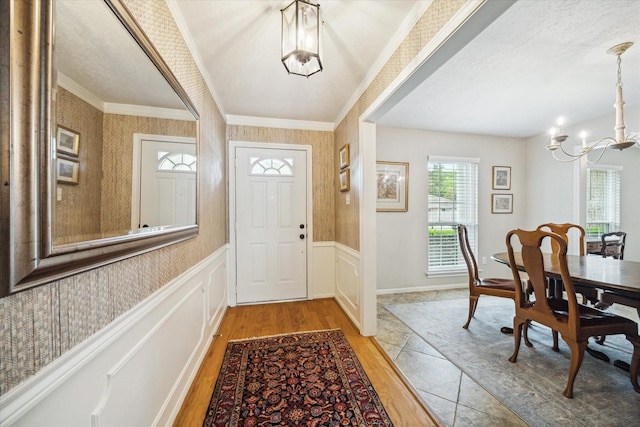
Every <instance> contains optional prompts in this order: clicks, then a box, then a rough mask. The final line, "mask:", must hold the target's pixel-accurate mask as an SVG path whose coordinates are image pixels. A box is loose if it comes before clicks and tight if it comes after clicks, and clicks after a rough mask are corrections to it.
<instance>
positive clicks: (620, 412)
mask: <svg viewBox="0 0 640 427" xmlns="http://www.w3.org/2000/svg"><path fill="white" fill-rule="evenodd" d="M385 308H386V309H387V310H388V311H389V312H391V313H392V314H393V315H395V316H396V317H397V318H398V319H400V320H401V321H402V322H403V323H405V324H406V325H407V326H408V327H409V328H410V329H412V330H413V331H414V332H415V333H416V334H418V335H419V336H420V337H422V338H423V339H424V340H425V341H426V342H427V343H429V344H430V345H431V346H432V347H434V348H435V349H436V350H438V351H439V352H440V353H441V354H442V355H443V356H445V357H446V358H447V359H448V360H449V361H451V362H452V363H453V364H454V365H456V366H457V367H458V368H459V369H460V370H461V371H463V372H464V373H465V374H467V375H468V376H469V377H470V378H472V379H473V380H475V381H476V382H477V383H478V384H479V385H481V386H482V387H483V388H484V389H485V390H487V391H488V392H489V393H491V394H492V395H493V396H495V397H496V398H497V399H498V400H500V401H502V402H503V403H504V404H506V405H507V406H508V407H509V408H511V409H512V410H513V411H514V412H516V413H517V414H518V415H519V416H520V417H521V418H522V419H523V420H525V421H526V422H527V423H528V424H529V425H531V426H554V427H556V426H580V427H583V426H629V425H638V424H637V423H638V420H640V393H636V392H635V391H634V390H633V387H632V386H631V382H630V381H629V373H628V372H625V371H623V370H621V369H618V368H617V367H615V366H614V365H613V361H614V360H616V359H620V360H624V361H629V360H630V359H631V353H632V351H633V346H632V345H631V344H630V343H629V342H628V341H626V339H625V338H624V336H622V335H616V336H608V337H607V339H606V341H605V345H603V346H600V345H598V344H595V343H594V342H593V339H592V340H591V342H590V344H589V347H591V348H593V349H595V350H599V351H601V352H603V353H605V354H606V355H607V356H609V358H610V362H609V363H607V362H604V361H602V360H599V359H596V358H594V357H592V356H590V355H589V354H587V353H585V356H584V360H583V363H582V366H581V367H580V371H579V372H578V375H577V377H576V380H575V383H574V398H573V399H567V398H565V397H564V396H562V391H563V390H564V388H565V386H566V383H567V377H568V373H569V359H570V351H569V348H568V346H567V345H566V344H565V343H564V342H563V341H562V340H560V353H556V352H554V351H553V350H552V349H551V345H552V339H551V330H550V329H549V328H547V327H544V326H541V325H539V324H535V323H534V324H533V325H532V326H531V327H530V328H529V339H530V340H531V342H532V343H533V345H534V347H532V348H529V347H526V346H525V345H524V343H522V344H521V346H520V352H519V354H518V360H517V362H516V363H511V362H509V360H508V359H509V357H510V356H511V354H512V352H513V346H514V340H513V336H511V335H505V334H502V333H501V332H500V328H501V327H502V326H513V316H514V313H515V308H514V303H513V301H512V300H509V299H506V298H494V297H487V296H482V297H480V300H479V303H478V308H477V310H476V313H475V316H474V318H473V320H471V324H470V325H469V329H463V328H462V325H463V324H464V323H465V321H466V319H467V314H468V299H457V300H445V301H432V302H420V303H410V304H395V305H388V306H386V307H385Z"/></svg>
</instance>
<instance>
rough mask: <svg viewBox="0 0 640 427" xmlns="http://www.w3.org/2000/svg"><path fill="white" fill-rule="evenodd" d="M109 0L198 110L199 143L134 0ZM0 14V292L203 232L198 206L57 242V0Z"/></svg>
mask: <svg viewBox="0 0 640 427" xmlns="http://www.w3.org/2000/svg"><path fill="white" fill-rule="evenodd" d="M104 1H105V3H106V4H107V5H108V6H109V8H110V9H111V10H112V11H113V13H114V14H115V16H116V17H117V18H118V20H119V21H120V22H121V23H122V24H123V25H124V27H125V28H126V30H127V31H128V32H129V33H130V34H131V36H132V37H133V38H134V39H135V41H136V42H137V43H138V44H139V45H140V47H141V48H142V49H143V50H144V52H145V53H146V54H147V56H148V57H149V58H150V59H151V61H152V62H153V63H154V65H155V66H156V67H157V68H158V70H159V71H160V72H161V73H162V75H163V76H164V77H165V78H166V80H167V81H168V83H169V85H170V86H171V87H172V88H173V89H174V90H175V92H176V94H177V95H178V97H179V98H180V99H181V100H182V101H183V102H184V104H185V106H186V107H187V109H188V110H189V111H190V112H191V113H192V114H193V116H194V118H195V120H196V129H197V130H196V140H197V151H199V140H200V138H199V137H200V135H199V134H200V132H199V115H198V112H197V111H196V109H195V107H194V105H193V103H192V102H191V100H190V99H189V97H188V96H187V93H186V92H185V90H184V89H183V88H182V86H181V85H180V84H179V82H178V80H177V78H176V77H175V76H174V75H173V73H172V72H171V70H170V68H169V67H168V65H167V64H166V63H165V62H164V60H163V59H162V57H161V56H160V54H159V52H158V51H157V50H156V49H155V47H154V46H153V44H152V43H151V41H150V40H149V39H148V37H147V36H146V34H145V33H144V32H143V31H142V29H141V28H140V26H139V25H138V23H137V22H136V21H135V19H134V18H133V16H132V15H131V13H130V12H129V10H128V9H127V8H126V6H125V5H124V4H123V3H121V1H120V0H104ZM0 17H1V18H0V20H1V22H0V88H1V89H2V90H0V147H1V151H0V154H1V161H0V178H1V180H2V181H1V183H0V298H1V297H4V296H7V295H9V294H12V293H15V292H18V291H22V290H25V289H29V288H32V287H34V286H37V285H42V284H45V283H49V282H52V281H55V280H59V279H61V278H64V277H67V276H71V275H74V274H77V273H80V272H83V271H87V270H90V269H93V268H96V267H100V266H104V265H107V264H110V263H113V262H116V261H120V260H123V259H125V258H128V257H132V256H135V255H138V254H141V253H144V252H148V251H152V250H154V249H158V248H161V247H164V246H167V245H170V244H173V243H176V242H180V241H183V240H186V239H189V238H191V237H194V236H196V235H198V232H199V226H198V208H197V207H196V224H195V225H188V226H179V227H170V228H167V229H164V230H159V231H153V232H148V233H141V234H129V235H122V236H118V237H111V238H105V239H98V240H89V241H84V242H78V243H72V244H66V245H56V246H54V245H53V238H52V200H53V198H52V195H53V194H54V193H53V192H54V191H55V178H54V172H55V170H54V168H53V165H52V152H53V151H52V148H51V143H52V142H51V141H52V138H51V137H52V129H54V130H55V126H53V125H52V120H51V118H52V109H53V106H52V105H51V102H50V99H51V91H52V84H53V82H52V74H53V73H52V49H53V46H52V44H53V4H52V2H51V0H43V1H34V2H22V1H16V2H13V1H10V2H5V1H3V2H0ZM199 188H200V185H199V174H198V178H196V189H197V191H199ZM196 194H197V193H196Z"/></svg>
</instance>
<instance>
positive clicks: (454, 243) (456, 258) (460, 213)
mask: <svg viewBox="0 0 640 427" xmlns="http://www.w3.org/2000/svg"><path fill="white" fill-rule="evenodd" d="M478 162H479V159H472V158H451V157H436V156H429V162H428V163H429V177H428V181H429V194H428V200H427V211H428V219H427V225H428V233H429V236H428V262H427V274H431V275H438V274H454V273H460V272H463V271H466V264H465V261H464V258H463V257H462V254H461V252H460V248H459V245H458V235H457V226H458V224H464V225H466V226H467V230H468V233H469V243H470V244H471V248H472V249H473V251H474V253H477V249H478V244H477V242H478Z"/></svg>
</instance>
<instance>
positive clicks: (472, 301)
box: [463, 295, 478, 329]
mask: <svg viewBox="0 0 640 427" xmlns="http://www.w3.org/2000/svg"><path fill="white" fill-rule="evenodd" d="M477 306H478V297H477V296H474V295H469V318H468V319H467V323H465V324H464V326H463V328H464V329H467V328H469V323H471V318H472V317H473V315H474V314H475V312H476V307H477Z"/></svg>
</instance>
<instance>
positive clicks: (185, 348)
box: [0, 246, 228, 427]
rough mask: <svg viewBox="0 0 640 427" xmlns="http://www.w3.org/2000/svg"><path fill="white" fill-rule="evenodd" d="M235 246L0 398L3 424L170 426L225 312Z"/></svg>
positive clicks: (173, 282)
mask: <svg viewBox="0 0 640 427" xmlns="http://www.w3.org/2000/svg"><path fill="white" fill-rule="evenodd" d="M227 256H228V247H226V246H225V247H223V248H221V249H219V250H218V251H216V253H214V254H212V255H211V256H209V257H207V258H206V259H204V260H203V261H201V262H200V263H198V264H197V265H195V266H194V267H192V268H191V269H189V270H188V271H187V272H185V273H184V274H182V275H180V277H178V278H176V279H174V280H173V281H171V282H170V283H169V284H167V285H166V286H164V287H163V288H162V289H160V290H159V291H158V292H156V293H154V294H153V295H151V296H150V297H149V298H147V299H145V300H144V301H142V302H141V303H140V304H138V305H137V306H135V307H134V308H133V309H131V310H130V311H128V312H127V313H125V314H123V315H122V316H120V317H119V318H118V319H116V320H115V321H113V322H112V323H111V324H109V325H108V326H107V327H105V328H104V329H102V330H101V331H99V332H98V333H97V334H95V335H94V336H92V337H90V338H89V339H87V340H85V341H84V342H82V343H81V344H79V345H78V346H76V347H74V348H73V349H71V350H70V351H68V352H67V353H65V354H63V355H62V356H61V357H60V358H58V359H56V360H55V361H54V362H52V363H51V364H49V365H48V366H46V367H45V368H44V369H42V370H41V371H40V372H38V373H37V374H36V375H34V376H33V377H31V378H29V379H28V380H26V381H24V382H23V383H21V384H19V385H18V386H16V387H15V388H14V389H12V390H10V391H9V392H8V393H7V394H5V395H3V396H2V397H0V425H2V426H3V427H4V426H6V427H8V426H34V425H47V426H53V427H57V426H60V427H62V426H64V427H74V426H88V425H92V426H94V427H95V426H99V427H104V426H107V427H108V426H114V427H121V426H123V425H136V426H138V425H140V426H142V425H145V426H155V425H161V426H169V425H171V424H172V423H173V419H174V418H175V416H176V414H177V412H178V410H179V409H180V406H181V404H182V401H183V399H184V396H185V395H186V393H187V391H188V389H189V386H190V385H191V382H192V380H193V378H194V376H195V374H196V372H197V370H198V368H199V366H200V363H201V361H202V359H203V357H204V355H205V353H206V351H207V349H208V347H209V344H210V342H211V339H212V336H213V333H214V331H215V330H216V329H217V327H218V325H219V323H220V321H221V320H222V316H223V315H224V311H225V309H226V306H227V304H226V300H227V298H226V285H227V284H226V277H227V274H226V266H227Z"/></svg>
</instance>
